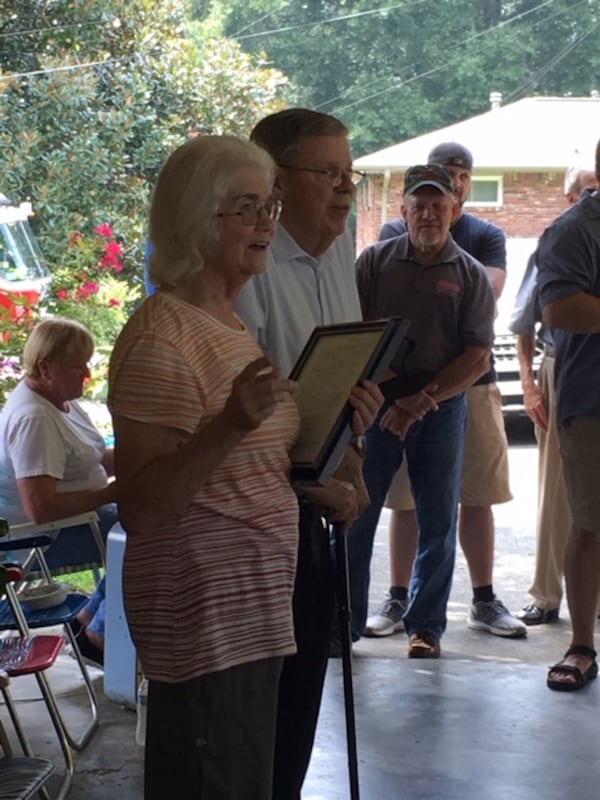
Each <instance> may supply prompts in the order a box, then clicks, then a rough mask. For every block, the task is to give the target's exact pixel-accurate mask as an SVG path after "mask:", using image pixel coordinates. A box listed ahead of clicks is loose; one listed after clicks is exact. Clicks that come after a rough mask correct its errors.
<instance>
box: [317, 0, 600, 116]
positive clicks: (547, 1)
mask: <svg viewBox="0 0 600 800" xmlns="http://www.w3.org/2000/svg"><path fill="white" fill-rule="evenodd" d="M554 2H555V0H544V2H542V3H540V4H539V5H537V6H535V8H532V9H529V10H527V11H523V12H522V13H521V14H517V15H516V16H514V17H511V18H510V19H508V20H502V21H501V22H499V23H498V24H497V25H495V26H494V27H492V28H487V29H486V30H484V31H479V32H478V33H475V34H472V35H471V36H469V37H468V38H467V39H465V40H463V41H462V42H459V43H458V44H457V45H455V46H454V47H452V48H449V51H450V52H451V53H453V54H455V53H457V52H458V53H459V54H460V53H461V52H462V51H463V50H464V48H465V47H466V46H467V45H470V44H472V43H473V42H474V41H475V40H476V39H480V38H481V37H485V36H488V35H489V34H491V33H493V32H495V31H497V30H499V29H501V28H503V27H506V26H508V25H510V24H512V23H513V22H515V21H516V20H519V19H522V18H523V17H526V16H528V15H529V14H532V13H534V12H535V11H539V10H540V9H542V8H544V7H546V6H548V5H551V4H552V3H554ZM587 2H588V0H578V2H577V3H576V4H575V5H574V6H572V7H571V9H569V10H572V9H573V8H575V7H576V6H577V5H582V4H587ZM565 11H567V9H559V10H557V11H556V12H554V13H553V14H551V15H550V16H549V17H547V18H546V21H547V20H549V19H552V18H553V17H555V16H559V15H560V14H563V13H564V12H565ZM447 52H448V51H447ZM452 63H453V61H452V60H446V61H445V62H444V63H443V64H439V65H438V66H436V67H432V68H431V69H427V70H425V71H424V72H420V73H419V74H417V75H414V76H412V77H411V78H408V79H406V80H401V81H399V82H397V83H395V84H394V85H393V86H388V87H386V88H385V89H380V90H378V91H376V92H372V93H371V94H369V95H367V96H365V97H361V98H358V99H357V100H354V101H353V102H350V103H344V104H343V105H341V106H336V107H335V111H336V113H339V112H340V111H342V110H346V109H348V108H354V107H355V106H357V105H362V104H364V103H368V102H369V101H370V100H373V99H374V98H376V97H380V96H381V95H383V94H386V93H388V92H393V91H397V90H398V89H401V88H403V87H404V86H406V85H408V84H411V83H415V82H416V81H417V80H420V79H422V78H426V77H429V75H432V74H434V73H435V72H439V71H440V70H446V69H449V68H450V66H451V65H452ZM407 69H408V70H410V69H411V67H409V68H407ZM380 83H381V79H380V78H376V79H374V80H373V81H370V82H369V83H368V84H366V85H365V88H366V87H368V86H372V85H374V84H380ZM517 91H518V90H517ZM344 96H345V95H344V94H340V95H337V96H336V97H331V98H329V99H327V100H324V101H323V102H322V103H319V104H318V105H317V106H315V108H316V109H317V110H318V109H322V108H324V107H326V106H329V105H330V104H332V103H335V101H336V100H342V99H343V98H344Z"/></svg>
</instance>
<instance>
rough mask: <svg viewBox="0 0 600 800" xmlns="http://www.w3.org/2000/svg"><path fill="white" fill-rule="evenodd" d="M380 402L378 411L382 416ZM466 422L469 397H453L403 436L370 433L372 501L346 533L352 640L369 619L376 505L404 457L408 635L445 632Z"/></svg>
mask: <svg viewBox="0 0 600 800" xmlns="http://www.w3.org/2000/svg"><path fill="white" fill-rule="evenodd" d="M384 411H385V407H384V409H383V410H382V412H381V415H383V413H384ZM465 426H466V402H465V397H464V395H462V394H461V395H458V396H457V397H453V398H451V399H449V400H445V401H444V402H443V403H441V404H440V407H439V410H438V411H430V412H429V413H428V414H427V415H426V416H425V417H424V419H423V420H421V421H420V422H417V423H415V424H414V425H413V426H412V427H411V428H410V430H409V432H408V434H407V436H406V439H405V440H404V441H401V440H400V439H399V438H398V437H397V436H395V435H394V434H392V433H390V432H389V431H381V430H379V420H377V421H376V422H375V424H374V425H373V427H372V428H371V429H370V430H369V431H368V433H367V453H366V457H365V463H364V477H365V482H366V485H367V489H368V490H369V495H370V498H371V503H370V505H369V507H368V508H367V509H366V510H365V511H364V512H363V513H362V514H361V516H360V517H359V518H358V519H357V520H356V521H355V522H354V524H353V525H352V527H351V528H350V531H349V533H348V561H349V578H350V599H351V609H352V638H353V639H354V640H356V639H359V638H360V636H361V635H362V632H363V629H364V627H365V623H366V621H367V610H368V601H369V580H370V563H371V555H372V553H373V540H374V538H375V531H376V530H377V523H378V522H379V515H380V513H381V508H382V506H383V504H384V502H385V497H386V495H387V492H388V489H389V487H390V484H391V482H392V478H393V477H394V475H395V474H396V472H397V470H398V468H399V467H400V465H401V463H402V460H403V458H404V455H405V453H406V459H407V464H408V473H409V475H410V481H411V486H412V489H413V492H414V495H415V506H416V513H417V522H418V525H419V545H418V550H417V558H416V561H415V564H414V567H413V573H412V579H411V585H410V591H409V603H408V608H407V611H406V615H405V617H404V624H405V627H406V632H407V633H408V634H409V635H410V634H411V633H414V632H416V631H429V632H431V633H433V634H435V635H436V636H438V637H440V636H441V635H442V634H443V632H444V630H445V629H446V605H447V602H448V597H449V595H450V587H451V585H452V573H453V571H454V555H455V551H456V519H457V511H458V501H459V493H460V480H461V471H462V460H463V448H464V437H465Z"/></svg>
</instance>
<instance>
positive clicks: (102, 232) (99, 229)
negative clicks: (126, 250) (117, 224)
mask: <svg viewBox="0 0 600 800" xmlns="http://www.w3.org/2000/svg"><path fill="white" fill-rule="evenodd" d="M94 233H95V234H97V235H98V236H103V237H104V238H105V239H110V238H111V236H112V235H113V231H112V228H111V227H110V225H107V224H106V222H103V223H102V224H101V225H97V226H96V227H95V228H94Z"/></svg>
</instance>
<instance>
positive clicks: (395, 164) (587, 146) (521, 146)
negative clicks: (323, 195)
mask: <svg viewBox="0 0 600 800" xmlns="http://www.w3.org/2000/svg"><path fill="white" fill-rule="evenodd" d="M599 139H600V98H598V97H526V98H524V99H522V100H518V101H517V102H515V103H510V104H508V105H506V106H500V107H498V108H494V109H492V110H490V111H486V112H485V113H484V114H479V115H478V116H476V117H471V118H470V119H466V120H463V121H462V122H456V123H454V124H453V125H448V126H447V127H445V128H438V130H435V131H432V132H430V133H426V134H424V135H423V136H417V137H415V138H414V139H408V140H407V141H405V142H400V143H398V144H394V145H392V146H391V147H385V148H384V149H383V150H377V151H376V152H374V153H370V154H369V155H366V156H362V158H358V159H356V160H355V161H354V165H355V166H356V167H357V168H358V169H361V170H365V171H367V172H375V173H376V172H383V171H384V170H387V169H390V170H392V171H397V170H404V169H406V168H407V167H409V166H411V165H413V164H420V163H423V161H424V160H425V159H426V158H427V155H428V153H429V151H430V150H431V149H432V148H433V147H434V145H436V144H439V143H440V142H450V141H456V142H460V143H461V144H463V145H465V146H466V147H468V148H469V150H470V151H471V152H472V153H473V160H474V172H478V171H486V172H488V173H489V172H490V170H494V169H497V170H499V171H506V170H511V169H514V170H519V171H532V172H539V171H542V172H548V171H550V172H551V171H553V170H557V171H558V170H564V169H565V168H567V167H569V166H571V165H573V164H578V165H579V164H580V165H581V166H583V167H588V168H589V169H593V166H594V151H595V147H596V142H597V141H598V140H599Z"/></svg>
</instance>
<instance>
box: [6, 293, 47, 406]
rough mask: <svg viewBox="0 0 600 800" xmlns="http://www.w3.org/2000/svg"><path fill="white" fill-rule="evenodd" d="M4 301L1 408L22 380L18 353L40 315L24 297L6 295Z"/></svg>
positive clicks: (19, 353) (19, 354) (20, 351)
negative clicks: (5, 302)
mask: <svg viewBox="0 0 600 800" xmlns="http://www.w3.org/2000/svg"><path fill="white" fill-rule="evenodd" d="M5 299H6V300H7V301H8V303H7V304H6V305H5V304H4V303H2V302H0V409H1V408H2V406H3V405H4V401H5V400H6V398H7V397H8V395H9V394H10V392H11V391H12V390H13V389H14V387H15V386H16V385H17V383H18V382H19V381H20V380H21V376H22V369H21V353H22V352H23V347H24V346H25V342H26V341H27V337H28V336H29V333H30V331H31V330H32V328H33V326H34V325H35V323H36V322H37V320H38V316H39V312H38V308H37V307H36V306H32V305H31V304H30V303H28V302H27V300H25V299H24V298H22V297H18V296H13V295H6V297H5ZM11 305H12V310H11V308H10V306H11ZM15 309H18V311H17V313H16V314H15Z"/></svg>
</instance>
